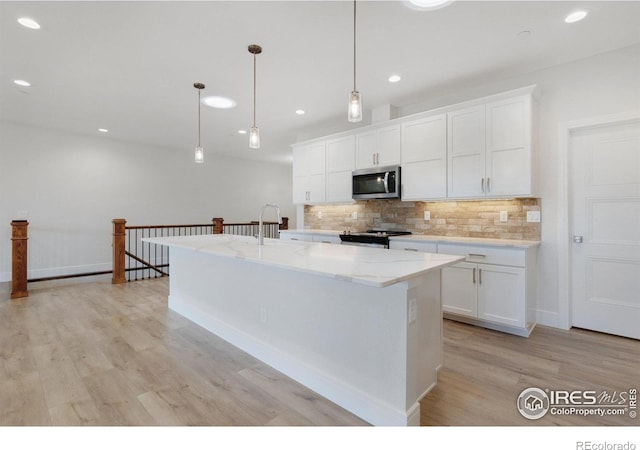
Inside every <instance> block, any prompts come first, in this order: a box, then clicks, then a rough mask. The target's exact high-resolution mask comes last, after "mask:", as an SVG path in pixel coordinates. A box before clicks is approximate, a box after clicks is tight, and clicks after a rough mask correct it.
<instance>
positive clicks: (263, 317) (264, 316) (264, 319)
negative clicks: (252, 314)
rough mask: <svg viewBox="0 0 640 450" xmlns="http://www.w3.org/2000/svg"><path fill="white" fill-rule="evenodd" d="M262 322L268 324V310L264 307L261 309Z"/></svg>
mask: <svg viewBox="0 0 640 450" xmlns="http://www.w3.org/2000/svg"><path fill="white" fill-rule="evenodd" d="M260 322H262V323H267V308H266V307H264V306H263V307H262V308H260Z"/></svg>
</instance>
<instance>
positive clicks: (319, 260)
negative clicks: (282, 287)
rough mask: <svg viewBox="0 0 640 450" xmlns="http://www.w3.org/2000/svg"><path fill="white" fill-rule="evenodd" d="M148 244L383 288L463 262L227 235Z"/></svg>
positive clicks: (151, 240)
mask: <svg viewBox="0 0 640 450" xmlns="http://www.w3.org/2000/svg"><path fill="white" fill-rule="evenodd" d="M143 241H144V242H149V243H152V244H159V245H164V246H167V247H176V248H183V249H189V250H193V251H196V252H201V253H207V254H212V255H216V256H222V257H228V258H236V259H242V260H246V261H252V262H255V263H257V264H264V265H268V266H272V267H280V268H283V269H288V270H292V271H297V272H304V273H309V274H315V275H319V276H325V277H330V278H335V279H340V280H344V281H350V282H353V283H357V284H362V285H366V286H373V287H378V288H383V287H387V286H391V285H393V284H396V283H400V282H402V281H406V280H409V279H411V278H414V277H417V276H420V275H422V274H426V273H427V272H430V271H433V270H438V269H441V268H442V267H445V266H448V265H451V264H455V263H456V262H459V261H462V260H464V258H463V257H461V256H454V255H444V254H435V253H414V252H405V251H400V250H386V249H377V248H369V247H357V246H345V245H324V244H321V243H312V242H291V241H281V240H279V239H265V240H264V245H263V246H261V247H259V246H258V243H257V241H256V239H255V238H253V237H249V236H236V235H228V234H218V235H201V236H176V237H162V238H145V239H143Z"/></svg>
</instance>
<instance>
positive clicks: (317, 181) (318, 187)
mask: <svg viewBox="0 0 640 450" xmlns="http://www.w3.org/2000/svg"><path fill="white" fill-rule="evenodd" d="M306 187H307V189H306V190H307V191H308V192H309V198H308V199H307V200H308V201H307V203H323V202H325V201H326V198H327V196H326V192H325V189H326V177H325V174H324V173H321V174H318V175H309V176H308V177H306Z"/></svg>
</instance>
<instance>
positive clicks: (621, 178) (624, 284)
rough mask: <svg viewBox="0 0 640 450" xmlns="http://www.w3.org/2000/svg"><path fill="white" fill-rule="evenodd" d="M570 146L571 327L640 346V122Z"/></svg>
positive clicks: (575, 138)
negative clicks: (628, 339) (636, 341)
mask: <svg viewBox="0 0 640 450" xmlns="http://www.w3.org/2000/svg"><path fill="white" fill-rule="evenodd" d="M570 144H571V146H570V150H571V155H570V164H571V175H572V180H571V211H570V217H571V220H572V223H571V228H572V229H573V234H574V243H573V244H572V251H571V259H572V262H571V276H572V280H571V286H572V290H571V292H572V299H571V302H572V303H571V304H572V324H573V326H576V327H581V328H587V329H591V330H596V331H602V332H605V333H611V334H617V335H621V336H627V337H631V338H635V339H640V122H634V123H624V124H617V125H607V126H602V127H594V128H590V129H586V130H580V131H577V132H575V133H573V134H572V135H571V141H570ZM580 239H581V240H582V242H576V241H580Z"/></svg>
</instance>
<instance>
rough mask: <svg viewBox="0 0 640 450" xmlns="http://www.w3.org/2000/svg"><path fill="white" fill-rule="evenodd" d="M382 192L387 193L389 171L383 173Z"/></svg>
mask: <svg viewBox="0 0 640 450" xmlns="http://www.w3.org/2000/svg"><path fill="white" fill-rule="evenodd" d="M384 192H385V194H388V193H389V172H385V173H384Z"/></svg>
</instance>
